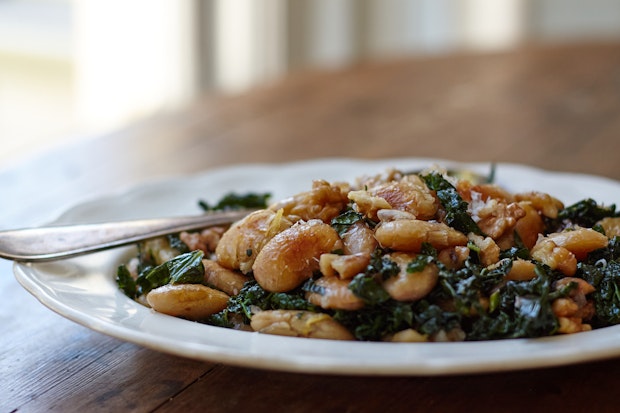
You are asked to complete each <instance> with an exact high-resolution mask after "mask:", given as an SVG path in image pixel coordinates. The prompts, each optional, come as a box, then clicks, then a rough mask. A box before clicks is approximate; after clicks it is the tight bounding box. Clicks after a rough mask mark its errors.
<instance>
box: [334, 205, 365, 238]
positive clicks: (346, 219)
mask: <svg viewBox="0 0 620 413" xmlns="http://www.w3.org/2000/svg"><path fill="white" fill-rule="evenodd" d="M362 220H364V216H363V215H362V214H360V213H359V212H355V211H354V210H352V209H348V210H346V211H345V212H343V213H342V214H340V215H338V216H337V217H335V218H333V219H332V221H331V226H332V227H333V228H334V229H335V230H336V232H338V235H340V236H341V237H342V236H343V235H344V233H345V232H347V230H348V229H349V228H350V227H351V225H353V224H355V223H356V222H358V221H362Z"/></svg>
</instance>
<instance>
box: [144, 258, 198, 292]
mask: <svg viewBox="0 0 620 413" xmlns="http://www.w3.org/2000/svg"><path fill="white" fill-rule="evenodd" d="M203 256H204V253H203V252H202V251H200V250H196V251H193V252H189V253H185V254H181V255H178V256H176V257H174V258H173V259H171V260H169V261H166V262H164V263H163V264H161V265H158V266H156V267H152V268H147V269H146V270H144V271H142V272H141V273H140V275H139V276H138V279H137V280H136V283H137V284H138V286H139V290H138V295H141V294H146V293H148V292H149V291H151V290H152V289H154V288H157V287H161V286H163V285H166V284H199V283H202V282H203V280H204V273H205V269H204V265H203V264H202V258H203Z"/></svg>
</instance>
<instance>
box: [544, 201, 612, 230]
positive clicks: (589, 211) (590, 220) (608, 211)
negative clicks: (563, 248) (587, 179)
mask: <svg viewBox="0 0 620 413" xmlns="http://www.w3.org/2000/svg"><path fill="white" fill-rule="evenodd" d="M618 216H620V213H619V212H617V211H616V206H615V205H614V204H612V205H609V206H603V205H599V204H598V203H597V202H596V201H595V200H593V199H590V198H588V199H584V200H582V201H579V202H577V203H575V204H573V205H570V206H568V207H566V208H564V209H562V210H560V211H559V212H558V217H557V218H555V219H549V220H547V221H546V224H547V231H548V232H557V231H560V230H562V229H563V228H566V227H570V226H575V225H578V226H581V227H586V228H592V227H593V226H594V225H595V224H596V223H597V222H598V221H600V220H601V219H603V218H607V217H618Z"/></svg>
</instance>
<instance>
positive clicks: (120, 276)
mask: <svg viewBox="0 0 620 413" xmlns="http://www.w3.org/2000/svg"><path fill="white" fill-rule="evenodd" d="M116 284H117V285H118V287H119V288H120V289H121V290H122V291H123V293H125V295H126V296H127V297H129V298H136V296H137V293H138V287H137V285H136V280H134V279H133V277H132V276H131V273H130V272H129V270H128V269H127V266H126V265H119V266H118V268H117V270H116Z"/></svg>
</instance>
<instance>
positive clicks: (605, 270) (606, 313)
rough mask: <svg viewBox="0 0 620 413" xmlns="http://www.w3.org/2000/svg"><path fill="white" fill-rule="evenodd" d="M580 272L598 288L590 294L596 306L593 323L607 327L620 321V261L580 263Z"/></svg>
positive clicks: (596, 325)
mask: <svg viewBox="0 0 620 413" xmlns="http://www.w3.org/2000/svg"><path fill="white" fill-rule="evenodd" d="M578 274H579V275H580V276H581V277H583V279H584V280H586V281H587V282H588V283H590V284H592V285H593V286H594V288H596V291H594V292H593V293H592V294H590V297H591V298H592V299H593V300H594V306H595V308H596V315H595V317H594V320H592V324H593V325H594V326H595V327H605V326H609V325H613V324H618V323H620V263H619V262H617V261H610V262H600V263H599V264H586V263H579V264H578Z"/></svg>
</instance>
